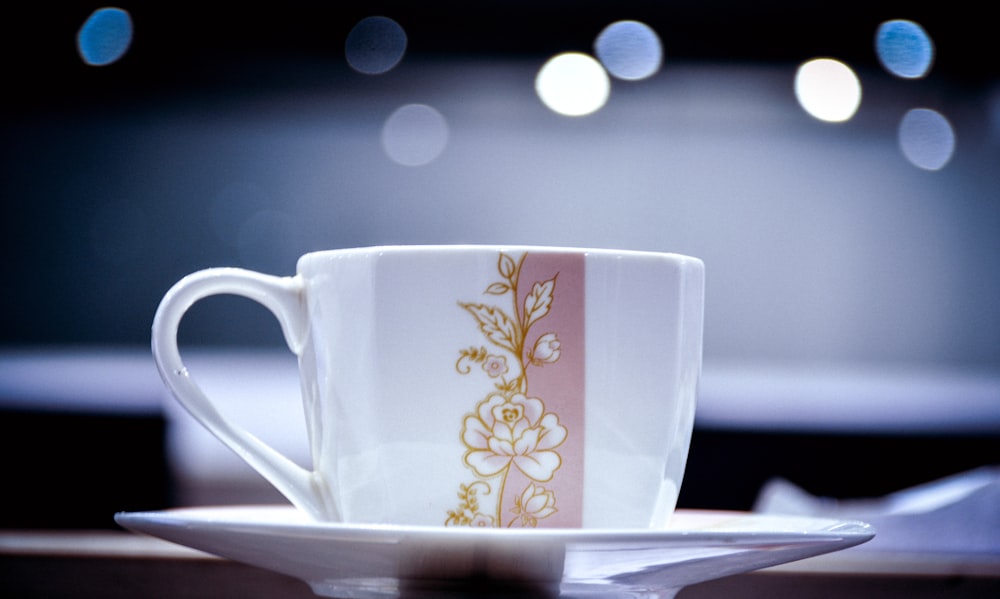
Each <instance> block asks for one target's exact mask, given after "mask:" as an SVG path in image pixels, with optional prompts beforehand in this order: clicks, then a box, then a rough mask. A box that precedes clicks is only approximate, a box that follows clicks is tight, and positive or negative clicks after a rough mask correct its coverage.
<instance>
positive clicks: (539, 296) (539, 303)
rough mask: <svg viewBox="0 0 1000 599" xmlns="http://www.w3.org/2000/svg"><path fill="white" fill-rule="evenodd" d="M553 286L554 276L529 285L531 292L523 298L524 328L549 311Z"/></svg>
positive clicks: (554, 285)
mask: <svg viewBox="0 0 1000 599" xmlns="http://www.w3.org/2000/svg"><path fill="white" fill-rule="evenodd" d="M555 287H556V278H555V277H552V278H551V279H549V280H548V281H545V282H539V283H535V284H534V285H533V286H532V287H531V293H529V294H528V296H527V297H525V298H524V326H525V329H527V327H529V326H531V324H532V323H533V322H535V321H537V320H538V319H540V318H542V317H543V316H545V315H546V314H548V313H549V309H550V308H551V307H552V294H553V292H554V291H555Z"/></svg>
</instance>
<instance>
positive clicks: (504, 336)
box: [461, 304, 517, 353]
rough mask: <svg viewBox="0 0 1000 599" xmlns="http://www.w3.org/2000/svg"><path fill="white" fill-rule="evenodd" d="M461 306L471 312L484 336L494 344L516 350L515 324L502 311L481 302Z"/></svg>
mask: <svg viewBox="0 0 1000 599" xmlns="http://www.w3.org/2000/svg"><path fill="white" fill-rule="evenodd" d="M461 306H462V307H463V308H465V309H466V310H468V311H469V313H470V314H472V315H473V316H474V317H475V319H476V321H477V322H478V323H479V330H481V331H482V332H483V334H484V335H486V338H487V339H489V340H490V341H492V342H493V343H495V344H496V345H498V346H500V347H502V348H504V349H508V350H510V351H512V352H515V353H516V352H517V350H516V349H514V348H515V347H516V342H515V339H516V338H517V326H516V325H515V324H514V321H513V320H511V319H510V317H509V316H507V315H506V314H504V311H503V310H501V309H499V308H496V307H494V306H485V305H483V304H461Z"/></svg>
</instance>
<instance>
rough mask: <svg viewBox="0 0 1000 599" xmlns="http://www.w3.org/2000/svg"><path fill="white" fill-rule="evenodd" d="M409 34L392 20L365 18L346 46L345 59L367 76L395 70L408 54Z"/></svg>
mask: <svg viewBox="0 0 1000 599" xmlns="http://www.w3.org/2000/svg"><path fill="white" fill-rule="evenodd" d="M406 43H407V38H406V31H404V30H403V27H402V26H401V25H400V24H399V23H397V22H396V21H394V20H392V19H390V18H389V17H365V18H364V19H361V21H359V22H358V24H357V25H355V26H354V27H353V28H352V29H351V31H350V33H348V34H347V40H346V41H345V43H344V56H345V58H346V59H347V64H349V65H350V66H351V68H352V69H354V70H356V71H358V72H359V73H364V74H366V75H380V74H382V73H385V72H387V71H390V70H392V69H393V68H394V67H395V66H396V65H398V64H399V62H400V61H401V60H403V55H404V54H405V53H406Z"/></svg>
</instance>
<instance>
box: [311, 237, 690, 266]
mask: <svg viewBox="0 0 1000 599" xmlns="http://www.w3.org/2000/svg"><path fill="white" fill-rule="evenodd" d="M463 252H465V253H498V252H510V253H522V252H530V253H548V254H554V253H561V254H571V255H580V254H583V255H585V256H589V255H594V256H602V257H612V258H619V259H626V258H628V259H654V260H666V261H670V262H677V263H682V264H690V265H692V266H695V265H697V266H699V267H703V265H704V264H703V261H702V260H701V259H700V258H696V257H694V256H690V255H686V254H681V253H677V252H663V251H656V250H637V249H624V248H601V247H584V246H558V245H534V244H518V243H515V244H485V243H482V244H480V243H457V244H412V245H411V244H387V245H372V246H359V247H344V248H331V249H326V250H316V251H312V252H308V253H305V254H303V255H302V256H301V257H300V258H299V260H298V270H299V271H301V270H302V268H303V266H304V265H305V264H307V263H311V262H315V261H317V260H331V259H338V258H347V257H358V256H371V255H373V254H377V255H385V254H397V255H398V254H414V255H417V254H430V253H438V254H441V253H447V254H457V253H463Z"/></svg>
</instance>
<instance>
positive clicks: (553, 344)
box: [445, 252, 568, 527]
mask: <svg viewBox="0 0 1000 599" xmlns="http://www.w3.org/2000/svg"><path fill="white" fill-rule="evenodd" d="M526 257H527V254H524V255H522V256H521V257H520V258H519V259H518V260H514V258H512V257H511V256H509V255H507V254H505V253H502V252H501V254H500V257H499V260H498V262H497V271H498V272H499V274H500V277H501V280H500V281H496V282H494V283H491V284H490V285H489V286H488V287H487V288H486V290H485V292H484V293H485V294H486V295H493V296H498V297H502V296H507V295H510V297H511V310H510V312H509V313H508V312H506V311H505V310H504V309H503V308H501V307H499V306H496V305H487V304H483V303H473V302H459V306H460V307H461V308H462V309H464V310H465V311H467V312H468V313H469V314H471V315H472V317H473V318H474V319H475V321H476V323H477V324H478V325H479V330H480V332H481V333H482V334H483V335H484V336H485V337H486V339H487V341H489V343H490V345H491V346H492V349H488V348H487V346H486V345H481V346H479V347H476V346H470V347H468V348H466V349H462V350H460V351H459V357H458V359H457V360H456V362H455V370H456V371H457V372H458V373H459V374H461V375H470V374H471V373H472V372H473V371H474V366H477V365H478V366H479V368H480V369H481V370H482V372H483V373H484V374H485V375H486V376H487V377H488V379H489V380H491V381H492V383H493V389H492V390H491V391H490V392H489V393H488V394H487V395H486V397H485V399H482V400H481V401H479V403H478V404H477V405H476V407H475V410H474V411H473V412H471V413H469V414H466V416H465V418H464V420H463V426H462V437H461V438H462V443H463V445H464V446H465V449H466V451H465V455H464V456H463V461H464V463H465V466H466V467H467V468H469V469H470V470H472V472H473V473H474V474H475V476H476V477H477V480H476V481H475V482H473V483H471V484H462V485H460V486H459V492H458V498H459V504H458V507H457V508H456V509H454V510H448V511H447V518H446V519H445V525H447V526H479V527H502V526H506V527H513V526H523V527H535V526H537V525H538V521H539V520H541V519H544V518H548V517H549V516H551V515H552V514H554V513H556V512H557V511H558V508H557V507H556V497H555V494H554V493H553V492H552V491H551V490H548V489H546V488H545V487H544V486H542V485H539V484H536V483H544V482H549V481H551V480H552V477H553V476H554V475H555V472H556V470H558V469H559V467H560V466H562V456H561V455H560V454H559V452H558V451H556V449H558V448H559V447H560V446H561V445H562V444H563V442H565V440H566V437H567V435H568V431H567V430H566V427H565V426H563V425H562V424H560V423H559V417H558V415H557V414H555V413H553V412H548V411H547V410H546V408H545V403H544V402H543V401H542V399H540V398H537V397H528V396H527V395H526V394H527V391H528V367H529V366H532V367H536V368H539V367H543V366H545V365H546V364H552V363H554V362H556V361H558V360H559V357H560V355H561V353H562V349H561V347H560V344H559V337H558V336H557V335H556V333H554V332H545V333H544V334H542V335H540V336H539V337H538V338H537V339H536V340H535V342H534V344H533V345H532V346H531V347H530V348H528V349H526V348H525V343H526V342H527V339H528V333H529V331H530V329H531V327H532V326H533V325H534V324H536V323H537V322H538V321H540V320H541V319H542V318H544V317H545V316H546V315H547V314H549V312H550V311H551V309H552V302H553V297H554V294H555V286H556V278H557V277H558V274H557V275H554V276H553V277H552V278H551V279H547V280H543V281H537V282H535V283H533V284H532V286H531V290H530V291H529V292H528V294H527V295H526V296H525V298H524V303H523V305H518V284H519V279H520V274H521V266H522V265H523V264H524V259H525V258H526ZM515 468H516V469H517V471H519V472H521V473H522V474H523V475H524V476H525V477H527V478H528V480H529V482H528V484H527V486H526V487H525V488H524V489H522V490H520V491H519V492H515V493H512V494H511V495H510V496H509V497H507V496H505V494H506V492H507V489H506V487H507V481H508V477H509V475H510V473H511V472H512V469H515ZM494 490H496V493H495V494H494ZM481 500H483V501H481ZM484 502H487V503H490V504H492V505H484ZM505 506H507V509H506V510H505V509H504V508H505Z"/></svg>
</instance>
